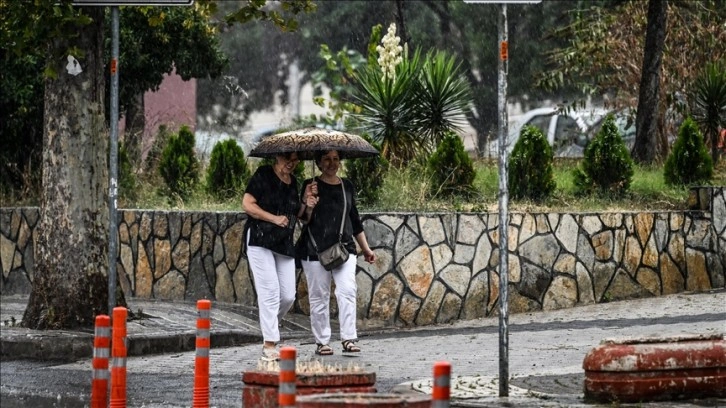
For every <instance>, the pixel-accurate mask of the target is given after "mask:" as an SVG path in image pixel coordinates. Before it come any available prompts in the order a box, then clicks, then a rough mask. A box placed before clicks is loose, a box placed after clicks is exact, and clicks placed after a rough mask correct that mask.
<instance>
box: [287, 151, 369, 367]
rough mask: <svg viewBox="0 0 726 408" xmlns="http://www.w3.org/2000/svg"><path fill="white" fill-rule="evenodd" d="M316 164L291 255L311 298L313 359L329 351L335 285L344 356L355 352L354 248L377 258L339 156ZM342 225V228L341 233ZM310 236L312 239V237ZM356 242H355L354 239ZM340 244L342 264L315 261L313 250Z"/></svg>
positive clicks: (328, 154) (331, 154)
mask: <svg viewBox="0 0 726 408" xmlns="http://www.w3.org/2000/svg"><path fill="white" fill-rule="evenodd" d="M315 164H316V165H317V166H318V168H319V169H320V171H321V172H322V174H321V175H320V177H316V178H315V179H308V180H305V181H304V182H303V188H304V189H307V188H308V186H311V185H312V188H311V191H313V192H317V199H318V201H317V203H316V205H315V209H314V210H313V211H312V212H311V214H310V216H309V220H308V223H307V225H306V226H305V227H304V228H303V231H302V233H301V235H300V240H299V241H298V244H297V250H296V254H297V255H296V256H297V257H298V259H300V263H301V265H302V268H303V271H304V272H305V278H306V280H307V285H308V296H309V299H310V326H311V328H312V331H313V336H314V337H315V343H316V345H317V346H316V349H315V353H316V354H318V355H331V354H333V349H332V348H331V347H330V338H331V328H330V287H331V281H333V282H335V299H336V302H337V303H338V321H339V322H340V340H341V342H342V346H343V352H344V353H357V352H360V351H361V349H360V347H359V346H358V345H357V340H358V333H357V329H356V318H357V313H356V298H357V296H356V292H357V286H356V280H355V272H356V264H357V255H356V254H357V248H356V243H357V247H358V248H360V250H361V252H362V253H363V256H364V259H365V260H366V261H367V262H369V263H373V262H375V260H376V254H375V253H374V252H373V251H372V250H371V248H370V247H369V246H368V241H367V239H366V235H365V231H363V224H362V222H361V220H360V215H359V214H358V209H357V207H356V203H355V186H353V183H352V182H351V181H350V180H348V179H342V178H340V177H338V175H337V173H338V170H339V168H340V155H339V153H338V151H336V150H330V151H325V152H319V153H318V154H316V156H315ZM341 224H342V227H343V232H342V234H341V233H340V229H341ZM311 236H312V239H311ZM354 239H355V241H354ZM338 241H340V242H342V243H343V245H344V246H345V247H346V249H347V250H348V253H349V254H350V255H349V256H348V259H347V261H346V262H345V263H343V264H342V265H340V266H338V267H337V268H334V269H333V270H331V271H328V270H326V269H325V268H324V267H323V266H322V264H321V263H320V261H318V257H317V252H319V251H321V250H323V249H325V248H328V247H330V246H332V245H333V244H335V243H337V242H338Z"/></svg>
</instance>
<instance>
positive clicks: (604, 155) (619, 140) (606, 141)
mask: <svg viewBox="0 0 726 408" xmlns="http://www.w3.org/2000/svg"><path fill="white" fill-rule="evenodd" d="M573 176H574V185H575V191H576V193H578V194H581V195H586V194H591V193H594V192H598V193H601V194H608V195H611V196H622V195H624V194H625V193H626V192H627V191H628V190H629V189H630V183H631V182H632V179H633V159H632V158H631V157H630V152H629V151H628V147H627V146H626V145H625V142H624V141H623V137H622V135H621V134H620V133H619V132H618V128H617V126H615V116H613V115H612V114H610V115H608V116H607V117H606V118H605V122H604V123H603V125H602V128H600V131H599V132H598V133H597V134H596V135H595V138H594V139H593V140H592V141H591V142H590V143H589V144H588V145H587V147H586V148H585V154H584V159H583V161H582V164H581V165H580V166H579V167H578V168H576V169H575V170H574V171H573Z"/></svg>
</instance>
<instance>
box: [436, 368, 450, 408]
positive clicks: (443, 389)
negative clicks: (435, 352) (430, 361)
mask: <svg viewBox="0 0 726 408" xmlns="http://www.w3.org/2000/svg"><path fill="white" fill-rule="evenodd" d="M450 397H451V363H449V362H448V361H437V362H436V363H434V387H433V390H432V391H431V407H432V408H448V406H449V399H450Z"/></svg>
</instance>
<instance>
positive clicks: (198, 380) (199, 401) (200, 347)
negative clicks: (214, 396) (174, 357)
mask: <svg viewBox="0 0 726 408" xmlns="http://www.w3.org/2000/svg"><path fill="white" fill-rule="evenodd" d="M211 309H212V302H211V301H209V300H206V299H202V300H198V301H197V343H196V345H197V355H196V358H195V360H194V394H193V401H192V407H193V408H209V346H210V341H209V329H210V328H211V326H212V324H211V321H210V312H211Z"/></svg>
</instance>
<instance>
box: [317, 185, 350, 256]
mask: <svg viewBox="0 0 726 408" xmlns="http://www.w3.org/2000/svg"><path fill="white" fill-rule="evenodd" d="M338 179H340V188H342V189H343V214H342V215H341V217H340V231H338V241H342V240H343V227H345V211H346V209H347V208H348V200H347V199H346V198H345V183H343V179H341V178H340V177H338ZM308 235H309V236H310V242H312V244H313V248H315V252H317V251H318V245H317V243H315V238H313V234H312V233H311V232H310V227H308Z"/></svg>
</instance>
